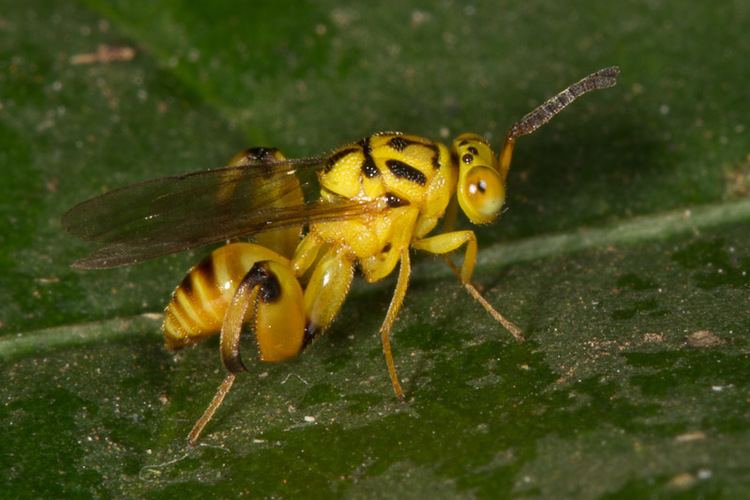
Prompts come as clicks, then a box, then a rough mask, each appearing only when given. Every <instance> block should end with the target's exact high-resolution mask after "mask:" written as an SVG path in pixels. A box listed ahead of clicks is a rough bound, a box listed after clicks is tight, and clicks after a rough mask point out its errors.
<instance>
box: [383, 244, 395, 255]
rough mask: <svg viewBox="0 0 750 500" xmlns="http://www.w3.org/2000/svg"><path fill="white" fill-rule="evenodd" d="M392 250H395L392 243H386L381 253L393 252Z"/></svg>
mask: <svg viewBox="0 0 750 500" xmlns="http://www.w3.org/2000/svg"><path fill="white" fill-rule="evenodd" d="M391 248H393V246H392V245H391V244H390V243H386V244H385V246H383V250H381V252H382V253H388V252H390V251H391Z"/></svg>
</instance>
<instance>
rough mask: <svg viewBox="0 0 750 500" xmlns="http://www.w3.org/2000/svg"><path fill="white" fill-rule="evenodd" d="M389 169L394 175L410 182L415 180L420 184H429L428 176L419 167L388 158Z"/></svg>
mask: <svg viewBox="0 0 750 500" xmlns="http://www.w3.org/2000/svg"><path fill="white" fill-rule="evenodd" d="M385 164H386V166H387V167H388V169H389V170H390V171H391V173H392V174H393V175H395V176H396V177H399V178H401V179H406V180H407V181H410V182H415V183H417V184H419V185H420V186H424V185H425V184H427V177H426V176H425V175H424V174H423V173H422V172H421V171H420V170H418V169H416V168H414V167H412V166H411V165H408V164H406V163H404V162H402V161H398V160H386V162H385Z"/></svg>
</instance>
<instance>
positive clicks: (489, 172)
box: [453, 134, 505, 224]
mask: <svg viewBox="0 0 750 500" xmlns="http://www.w3.org/2000/svg"><path fill="white" fill-rule="evenodd" d="M453 148H454V150H455V152H456V158H457V159H458V167H459V177H458V203H459V205H461V209H462V210H463V211H464V213H465V214H466V216H467V217H468V218H469V220H471V222H473V223H474V224H486V223H488V222H492V221H493V220H494V219H495V218H496V217H497V216H498V214H499V213H500V210H501V209H502V208H503V203H505V186H504V185H503V181H502V179H501V177H500V174H499V173H498V171H497V168H496V165H495V164H496V160H495V154H494V153H493V152H492V149H491V148H490V146H489V144H487V141H485V140H484V138H482V137H481V136H479V135H476V134H462V135H460V136H459V137H458V138H457V139H456V140H455V141H454V142H453Z"/></svg>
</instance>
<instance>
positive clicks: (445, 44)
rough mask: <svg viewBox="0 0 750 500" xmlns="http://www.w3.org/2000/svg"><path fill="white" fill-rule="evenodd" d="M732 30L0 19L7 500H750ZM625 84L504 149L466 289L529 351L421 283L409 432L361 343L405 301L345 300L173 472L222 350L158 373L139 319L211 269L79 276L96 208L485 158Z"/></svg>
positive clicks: (406, 328) (177, 267) (643, 23)
mask: <svg viewBox="0 0 750 500" xmlns="http://www.w3.org/2000/svg"><path fill="white" fill-rule="evenodd" d="M748 23H750V6H749V5H748V4H747V3H746V2H727V3H722V4H709V3H706V4H705V5H703V4H699V3H691V4H689V5H687V4H684V3H683V2H677V1H675V0H665V1H661V2H646V1H643V2H630V3H625V4H618V6H617V8H616V9H615V8H612V6H611V5H610V4H608V3H602V2H594V1H591V0H585V1H580V2H574V5H570V4H568V3H559V4H558V3H554V2H552V3H550V2H542V1H530V2H522V3H519V4H518V5H498V4H497V3H495V2H479V3H473V4H465V3H463V2H440V3H428V2H378V3H377V4H376V3H374V2H373V3H370V2H361V3H347V2H341V3H338V2H334V1H319V2H295V3H293V4H292V3H289V4H288V5H287V4H282V3H280V2H271V1H258V2H247V3H243V4H241V5H238V4H237V3H234V2H210V3H209V2H180V1H164V2H158V3H150V4H145V3H137V4H135V3H133V4H131V3H130V2H126V1H115V2H104V1H99V0H88V1H85V2H64V3H62V2H45V1H42V0H32V1H29V2H25V3H23V4H21V3H18V2H9V1H7V0H6V1H4V2H2V5H0V33H1V34H2V36H0V67H2V71H0V181H2V182H0V276H2V278H0V374H1V376H2V379H3V381H4V383H3V384H2V387H1V388H0V401H2V404H0V467H2V470H3V471H4V473H3V475H2V479H0V491H3V494H4V495H3V496H7V497H59V496H86V497H88V496H97V497H111V496H118V497H122V496H125V497H143V496H149V497H170V496H177V495H180V496H189V497H205V496H209V495H210V496H220V497H224V496H236V495H239V494H250V495H253V496H301V495H305V496H313V497H331V496H335V497H341V496H347V497H393V496H400V497H426V496H436V497H454V496H466V497H472V496H482V497H496V496H513V497H558V498H559V497H569V498H592V497H618V498H623V497H625V498H627V497H646V496H657V497H658V496H668V495H673V494H674V495H681V494H683V495H687V496H696V497H697V496H711V497H739V496H742V495H743V494H746V492H747V491H748V489H750V468H749V467H748V464H747V457H748V456H749V454H750V364H749V363H750V346H749V344H748V332H749V330H750V314H748V311H750V295H749V294H748V291H749V290H750V238H749V237H748V234H750V199H748V193H750V146H749V145H748V144H750V141H749V140H748V129H749V128H750V123H748V116H747V95H748V94H747V78H746V77H747V74H748V73H749V72H750V62H748V58H747V57H746V55H747V54H748V53H749V52H750V39H748V37H747V36H746V31H747V26H748ZM99 46H105V47H110V48H112V47H120V48H127V49H128V50H126V51H124V52H121V53H120V55H121V57H123V58H124V60H112V61H103V60H101V59H100V55H101V54H100V55H99V56H97V48H98V47H99ZM129 51H130V52H129ZM97 58H99V59H97ZM615 64H616V65H619V66H620V67H621V68H622V75H621V81H620V84H619V85H618V86H617V87H615V88H614V89H610V90H607V91H604V92H598V93H596V94H593V95H591V96H586V97H585V98H583V99H582V100H581V101H580V102H576V103H575V104H574V105H573V106H571V108H570V109H569V110H566V111H565V112H564V113H563V114H562V115H561V116H560V117H558V118H556V119H555V121H553V122H552V123H551V124H550V125H548V126H546V127H545V128H543V129H541V130H540V131H538V132H537V133H536V134H534V135H533V136H530V137H527V138H523V139H521V140H520V141H519V144H518V147H517V150H516V154H515V158H514V162H515V163H514V165H513V167H512V170H511V174H510V178H509V199H508V206H509V210H508V211H507V212H506V213H505V214H504V215H503V217H502V220H500V221H498V222H497V223H495V224H493V225H491V226H487V227H482V228H479V230H478V234H479V238H480V256H479V262H478V266H477V272H476V280H477V283H478V284H479V285H480V286H481V287H483V289H484V293H485V296H486V297H487V299H488V300H489V301H490V302H491V303H492V304H494V305H495V306H496V307H498V308H499V309H500V310H501V311H502V312H503V314H505V315H506V316H507V317H508V318H510V319H511V320H513V321H514V322H516V323H517V324H519V325H520V326H521V328H522V329H523V330H524V334H525V336H526V338H527V341H526V342H524V343H520V344H519V343H516V342H514V341H513V340H512V338H511V337H510V335H508V333H507V332H506V331H504V330H503V329H502V328H500V327H499V325H497V324H496V323H495V322H494V321H493V320H492V319H491V318H490V317H489V316H487V315H486V314H485V313H484V311H483V310H482V308H481V307H480V306H479V305H478V304H476V303H475V302H474V301H473V300H472V299H471V298H470V297H469V296H468V295H467V294H466V293H464V291H463V290H462V289H461V287H460V286H459V285H458V284H457V282H456V280H455V278H453V276H452V275H451V273H450V272H449V270H448V269H447V267H446V266H444V264H443V263H442V262H441V261H440V260H439V259H431V258H423V257H422V258H418V259H416V260H417V262H416V265H415V268H414V274H413V279H412V282H411V285H410V290H409V293H408V295H407V299H406V304H405V307H404V310H403V311H402V313H401V315H400V317H399V319H398V321H397V323H396V327H395V331H394V337H393V342H394V353H395V359H396V364H397V367H398V370H399V374H400V377H401V380H402V383H403V385H404V387H405V390H406V393H407V399H408V401H407V402H406V403H400V402H399V401H397V400H396V398H395V397H394V396H393V393H392V390H391V386H390V382H389V380H388V376H387V372H386V370H385V365H384V362H383V359H382V358H383V356H382V353H381V347H380V343H379V339H378V336H377V331H378V327H379V325H380V322H381V321H382V319H383V316H384V313H385V310H386V308H387V306H388V303H389V301H390V294H391V292H392V287H393V284H394V281H393V279H392V278H389V279H387V280H384V281H383V282H381V283H378V284H375V285H366V284H364V283H357V284H356V285H355V287H354V288H353V290H352V292H351V294H350V297H349V299H348V300H347V303H346V304H345V306H344V308H343V311H342V312H341V315H340V318H339V320H338V321H337V322H336V323H335V324H334V326H333V327H332V328H331V330H330V331H329V332H328V334H327V335H326V336H324V337H322V338H321V339H319V340H318V341H317V342H316V343H315V344H314V345H313V346H311V347H310V348H309V349H307V350H306V351H305V353H304V354H303V355H302V356H300V357H299V358H298V359H297V360H295V361H293V362H289V363H286V364H282V365H263V364H260V363H255V364H251V366H250V371H249V373H247V374H243V375H242V376H241V377H239V378H238V381H237V383H236V384H235V388H234V389H233V390H232V392H231V393H230V394H229V396H228V398H227V400H226V402H225V404H224V405H223V406H222V407H221V408H220V409H219V411H218V413H217V415H216V417H215V418H214V420H213V421H212V422H211V423H210V424H209V426H208V428H207V429H206V433H205V435H204V438H203V440H202V442H201V445H200V446H198V447H196V448H194V449H190V448H188V447H187V445H186V442H185V437H186V434H187V432H188V431H189V430H190V428H191V426H192V424H193V423H194V421H195V419H196V418H197V417H198V416H199V415H200V414H201V413H202V411H203V410H204V409H205V406H206V405H207V404H208V402H209V401H210V400H211V398H212V397H213V394H214V391H215V389H216V387H217V386H218V384H219V383H220V381H221V380H222V378H223V376H224V374H223V372H222V369H221V365H220V362H219V356H218V348H217V342H216V341H215V340H213V341H208V342H206V343H205V344H203V345H200V346H197V347H196V348H194V349H188V350H186V351H184V352H181V353H179V354H177V355H171V354H170V353H168V352H167V351H165V350H164V349H163V347H162V340H161V338H160V329H159V323H160V316H159V314H158V313H159V312H160V311H161V309H162V308H163V306H164V304H165V302H166V301H167V298H168V297H169V293H170V291H171V289H172V287H173V286H174V285H175V284H177V283H179V281H180V280H181V279H182V276H183V275H184V273H185V271H186V270H187V269H188V268H189V267H190V266H191V265H192V264H193V263H195V262H196V261H197V260H198V259H200V257H201V256H202V255H203V254H204V253H205V251H204V250H199V251H195V252H187V253H184V254H180V255H177V256H173V257H168V258H164V259H158V260H156V261H153V262H148V263H145V264H142V265H138V266H133V267H130V268H124V269H116V270H107V271H97V272H79V271H74V270H72V269H70V268H69V264H70V263H71V262H72V261H73V260H74V259H75V258H77V257H80V256H82V255H83V254H85V253H86V252H87V251H88V250H90V247H89V246H87V245H85V244H84V243H82V242H78V241H75V240H74V239H73V238H71V237H69V236H68V235H66V234H64V233H63V231H62V229H61V227H60V222H59V217H60V215H61V214H62V213H63V212H64V211H65V210H66V209H67V208H69V207H70V206H72V205H73V204H75V203H76V202H79V201H82V200H83V199H86V198H88V197H90V196H93V195H95V194H98V193H100V192H103V191H105V190H106V189H111V188H115V187H118V186H122V185H126V184H128V183H131V182H136V181H139V180H143V179H147V178H152V177H156V176H162V175H169V174H177V173H182V172H187V171H191V170H197V169H203V168H208V167H214V166H219V165H222V164H223V163H224V162H226V161H227V160H228V159H229V158H230V157H231V156H232V155H233V154H234V153H235V152H236V151H238V150H240V149H242V148H244V147H247V146H250V145H275V146H278V147H280V148H282V150H284V151H285V152H286V153H287V155H288V156H292V157H294V156H306V155H311V154H318V153H321V152H323V151H326V150H329V149H331V148H333V147H335V146H338V145H340V144H343V143H346V142H347V141H351V140H356V139H358V138H359V137H362V136H365V135H367V134H370V133H372V132H374V131H377V130H403V131H407V132H411V133H417V134H421V135H425V136H428V137H433V138H436V139H439V140H444V141H449V140H450V137H452V136H455V135H457V134H458V133H460V132H463V131H475V132H478V133H481V134H484V135H485V136H486V137H487V138H488V139H490V140H491V141H492V142H493V143H494V144H496V145H499V143H500V141H501V140H502V137H503V135H504V133H505V131H506V130H507V128H508V127H509V126H510V125H511V124H512V123H513V122H514V120H516V119H517V118H519V117H521V116H523V114H524V113H526V112H527V111H529V110H530V109H531V108H532V107H533V106H535V105H536V104H538V103H540V102H541V101H542V99H544V98H545V97H547V96H549V95H551V94H552V93H554V92H556V91H558V90H560V89H561V88H563V87H564V86H565V85H567V84H569V83H571V82H573V81H575V80H576V79H578V78H580V77H582V76H584V75H586V74H588V73H590V72H592V71H593V70H596V69H598V68H601V67H604V66H609V65H615ZM249 347H250V346H248V348H249Z"/></svg>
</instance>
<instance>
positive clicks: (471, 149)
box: [469, 146, 479, 155]
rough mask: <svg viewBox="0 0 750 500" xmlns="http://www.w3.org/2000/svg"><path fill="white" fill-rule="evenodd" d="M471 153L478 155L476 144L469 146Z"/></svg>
mask: <svg viewBox="0 0 750 500" xmlns="http://www.w3.org/2000/svg"><path fill="white" fill-rule="evenodd" d="M469 153H471V154H473V155H478V154H479V151H477V148H475V147H474V146H469Z"/></svg>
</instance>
